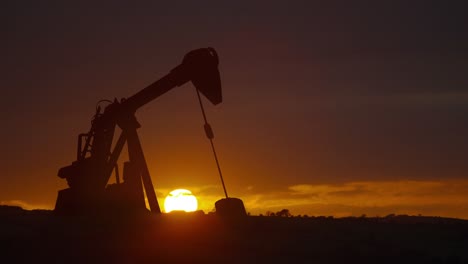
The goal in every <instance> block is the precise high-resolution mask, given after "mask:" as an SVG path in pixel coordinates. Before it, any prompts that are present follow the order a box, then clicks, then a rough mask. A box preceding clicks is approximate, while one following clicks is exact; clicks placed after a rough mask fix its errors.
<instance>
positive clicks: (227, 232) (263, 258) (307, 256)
mask: <svg viewBox="0 0 468 264" xmlns="http://www.w3.org/2000/svg"><path fill="white" fill-rule="evenodd" d="M0 246H1V250H0V254H1V256H2V259H1V260H0V263H181V262H186V263H203V262H205V263H468V221H465V220H458V219H447V218H438V217H417V216H396V217H387V218H337V219H332V218H325V217H315V218H311V217H309V218H297V217H288V218H287V217H260V216H249V217H246V218H244V219H237V220H233V219H230V220H229V221H227V220H226V219H221V218H219V217H218V216H217V215H215V214H210V215H203V214H197V213H192V214H169V215H161V216H152V215H147V214H144V215H128V216H127V217H125V218H122V216H120V217H117V216H115V217H112V216H108V215H107V216H102V217H75V218H66V217H58V216H56V215H54V214H53V213H52V212H50V211H25V210H22V209H20V208H16V207H6V206H3V207H2V208H1V211H0Z"/></svg>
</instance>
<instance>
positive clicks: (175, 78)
mask: <svg viewBox="0 0 468 264" xmlns="http://www.w3.org/2000/svg"><path fill="white" fill-rule="evenodd" d="M218 64H219V60H218V55H217V53H216V51H215V50H214V49H213V48H202V49H197V50H193V51H191V52H189V53H187V54H186V55H185V57H184V59H183V61H182V63H181V64H180V65H178V66H177V67H175V68H174V69H172V70H171V71H170V73H169V74H167V75H165V76H164V77H162V78H161V79H159V80H158V81H156V82H154V83H152V84H151V85H149V86H147V87H146V88H144V89H143V90H141V91H139V92H138V93H136V94H134V95H133V96H131V97H129V98H127V99H121V100H120V101H119V100H117V99H114V101H107V102H108V103H109V104H108V105H107V106H106V107H105V108H104V110H103V111H101V110H102V109H101V107H100V106H99V104H98V106H97V107H96V113H95V115H94V118H93V120H92V125H91V129H90V130H89V132H88V133H83V134H80V135H79V136H78V146H77V153H76V161H74V162H73V163H72V164H71V165H69V166H66V167H63V168H61V169H60V170H59V172H58V176H59V177H60V178H62V179H66V180H67V183H68V186H69V188H67V189H63V190H60V191H59V192H58V197H57V201H56V204H55V210H54V211H55V212H57V213H61V214H80V213H81V214H84V213H102V212H109V211H113V212H128V211H141V210H147V208H146V203H145V196H146V198H147V201H148V204H149V209H150V211H151V212H153V213H157V214H159V213H161V209H160V207H159V204H158V201H157V198H156V193H155V191H154V187H153V183H152V181H151V177H150V173H149V170H148V167H147V164H146V160H145V157H144V153H143V149H142V146H141V143H140V140H139V137H138V134H137V129H138V128H139V127H140V124H139V123H138V121H137V119H136V117H135V112H136V111H137V110H138V109H139V108H140V107H142V106H143V105H145V104H147V103H149V102H151V101H152V100H154V99H156V98H158V97H160V96H161V95H163V94H164V93H166V92H167V91H169V90H171V89H173V88H175V87H178V86H181V85H183V84H185V83H187V82H189V81H191V82H192V83H193V85H194V86H195V88H196V90H197V95H198V99H199V101H200V106H201V108H202V111H203V116H204V118H205V132H206V134H207V137H208V138H209V139H210V142H211V146H212V149H213V153H214V155H215V159H216V162H217V165H218V170H219V173H220V177H221V181H222V184H223V188H224V192H225V195H226V198H225V199H221V200H220V201H218V202H217V203H216V209H217V211H219V213H220V214H221V215H229V216H231V215H245V208H244V205H243V203H242V201H241V200H240V199H237V198H229V197H228V196H227V191H226V188H225V186H224V181H223V179H222V174H221V169H220V167H219V163H218V159H217V156H216V151H215V149H214V145H213V137H214V134H213V131H212V129H211V127H210V125H209V124H208V122H207V121H206V115H205V112H204V109H203V105H202V101H201V98H200V92H201V94H203V95H204V96H205V97H206V98H207V99H208V100H209V101H210V102H211V103H212V104H214V105H217V104H219V103H221V102H222V92H221V81H220V75H219V70H218ZM104 101H105V100H104ZM100 102H101V101H100ZM117 126H118V127H120V129H121V133H120V136H119V137H118V139H117V141H116V143H115V144H114V146H112V145H113V140H114V134H115V130H116V127H117ZM125 143H126V144H127V149H128V157H129V161H127V162H125V163H124V167H123V181H121V179H120V173H119V168H118V164H117V161H118V159H119V156H120V154H121V152H122V150H123V148H124V146H125ZM113 172H114V173H115V177H116V183H114V184H108V182H109V179H110V178H111V176H112V173H113ZM233 204H234V206H233Z"/></svg>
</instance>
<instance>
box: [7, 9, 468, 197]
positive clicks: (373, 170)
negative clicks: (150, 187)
mask: <svg viewBox="0 0 468 264" xmlns="http://www.w3.org/2000/svg"><path fill="white" fill-rule="evenodd" d="M161 2H163V1H161ZM161 2H159V1H145V2H142V3H139V4H136V3H132V2H131V1H99V3H95V2H93V1H89V2H87V1H67V2H64V1H8V2H7V3H3V4H2V8H1V9H0V10H1V11H0V15H1V23H0V30H1V31H0V32H1V33H2V42H1V43H0V48H1V54H2V56H1V57H2V63H1V64H0V65H1V80H2V101H1V103H2V111H1V119H2V121H3V124H2V128H3V129H2V131H1V137H2V139H3V144H2V145H3V146H4V147H3V151H2V156H1V159H0V160H1V167H2V169H3V172H2V173H1V175H2V176H0V201H2V202H4V203H7V202H8V201H16V200H21V201H23V202H25V203H29V204H36V205H45V206H53V203H54V200H55V197H56V190H58V189H61V188H65V187H66V184H65V182H64V181H62V180H60V179H59V178H57V177H56V173H57V170H58V168H60V167H62V166H65V165H67V164H69V163H71V162H72V161H73V160H74V154H75V144H76V142H75V140H76V136H77V134H79V133H81V132H85V131H87V130H88V129H89V126H90V119H91V117H92V115H93V111H94V106H95V103H96V102H97V101H98V100H100V99H113V98H114V97H117V98H121V97H128V96H131V95H132V94H134V93H136V92H137V91H139V90H140V89H142V88H144V87H145V86H146V85H148V84H150V83H152V82H153V81H155V80H157V79H159V78H160V77H162V76H163V75H164V74H166V73H167V72H168V71H169V70H171V69H172V68H173V67H175V66H177V65H178V64H179V63H180V62H181V59H182V57H183V55H184V54H185V53H186V52H188V51H190V50H192V49H195V48H200V47H208V46H212V47H214V48H215V49H216V50H217V51H218V53H219V56H220V71H221V78H222V82H223V93H224V102H223V103H222V104H221V105H219V106H216V107H212V106H208V105H207V111H208V117H209V119H210V120H211V123H212V125H213V127H214V129H215V133H216V144H217V146H218V148H219V154H220V159H221V162H222V166H223V169H224V170H225V176H226V182H227V184H228V188H231V189H232V191H233V192H234V193H238V195H239V196H242V195H245V196H247V195H254V194H258V195H260V194H267V193H268V194H271V193H275V192H277V193H281V191H285V190H286V189H285V188H287V187H290V186H296V185H314V184H322V185H323V184H328V185H330V186H332V185H333V186H334V185H340V184H349V183H353V182H362V181H366V182H381V181H387V182H388V181H393V182H398V181H408V180H409V181H418V182H424V181H449V180H453V179H456V180H462V181H464V180H468V162H466V159H467V157H468V138H467V135H468V77H467V76H468V64H467V61H468V60H467V59H468V53H467V47H468V26H467V25H468V17H467V16H466V4H464V1H385V3H383V2H384V1H320V2H319V1H256V2H252V1H232V3H227V2H226V1H186V2H179V1H164V3H161ZM169 2H170V3H169ZM206 102H207V101H206ZM138 118H139V120H140V121H141V123H142V125H143V127H142V128H141V129H140V135H141V138H142V142H143V147H144V149H145V153H146V156H147V160H148V163H149V166H150V170H151V172H152V175H153V181H154V184H155V186H156V189H157V190H158V191H159V192H160V193H164V192H163V191H162V189H166V188H167V189H171V188H176V187H179V186H188V187H190V186H212V185H213V186H219V183H218V178H217V175H216V170H215V166H214V163H213V160H212V158H211V153H210V152H209V151H210V149H209V144H208V142H207V141H206V139H205V138H204V135H203V129H202V124H203V123H202V118H201V114H200V112H199V109H198V106H197V101H196V96H195V92H194V88H193V87H192V86H191V85H188V84H187V85H185V86H183V87H180V88H178V89H175V90H173V91H170V92H169V93H167V94H166V95H164V96H162V97H161V98H158V99H157V100H156V101H154V102H152V103H150V104H148V105H147V106H145V107H144V108H143V109H141V110H140V111H139V112H138ZM159 189H161V190H159ZM247 190H248V191H250V192H254V193H250V194H249V193H248V191H247ZM218 191H219V194H222V192H221V188H219V190H218ZM215 193H216V192H215ZM164 195H165V194H164ZM252 197H253V196H252ZM247 202H248V201H247Z"/></svg>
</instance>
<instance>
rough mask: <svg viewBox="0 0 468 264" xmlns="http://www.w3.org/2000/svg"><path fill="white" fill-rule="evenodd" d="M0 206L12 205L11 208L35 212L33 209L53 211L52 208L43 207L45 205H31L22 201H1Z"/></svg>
mask: <svg viewBox="0 0 468 264" xmlns="http://www.w3.org/2000/svg"><path fill="white" fill-rule="evenodd" d="M0 205H11V206H19V207H21V208H23V209H25V210H33V209H53V208H52V207H51V206H48V205H43V204H31V203H28V202H25V201H22V200H7V201H0Z"/></svg>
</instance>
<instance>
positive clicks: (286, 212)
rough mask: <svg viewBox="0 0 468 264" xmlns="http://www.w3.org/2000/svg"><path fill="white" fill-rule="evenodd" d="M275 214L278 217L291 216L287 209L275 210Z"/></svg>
mask: <svg viewBox="0 0 468 264" xmlns="http://www.w3.org/2000/svg"><path fill="white" fill-rule="evenodd" d="M275 215H276V216H280V217H291V213H290V212H289V209H282V210H281V211H278V212H276V214H275Z"/></svg>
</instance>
